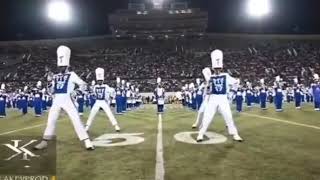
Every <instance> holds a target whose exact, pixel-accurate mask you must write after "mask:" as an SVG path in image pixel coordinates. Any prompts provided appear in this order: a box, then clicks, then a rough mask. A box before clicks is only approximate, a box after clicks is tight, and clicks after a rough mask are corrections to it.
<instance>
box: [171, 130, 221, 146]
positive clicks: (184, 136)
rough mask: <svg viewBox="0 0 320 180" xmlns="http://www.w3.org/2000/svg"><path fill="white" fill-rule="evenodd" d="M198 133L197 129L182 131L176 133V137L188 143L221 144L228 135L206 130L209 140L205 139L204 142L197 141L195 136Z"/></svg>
mask: <svg viewBox="0 0 320 180" xmlns="http://www.w3.org/2000/svg"><path fill="white" fill-rule="evenodd" d="M197 135H198V132H195V131H192V132H181V133H178V134H176V135H174V138H175V139H176V140H177V141H180V142H183V143H188V144H220V143H224V142H226V141H227V137H225V136H224V135H222V134H218V133H215V132H206V134H205V136H206V137H207V140H204V141H202V142H197V141H196V139H195V138H194V137H196V136H197ZM193 136H194V137H193Z"/></svg>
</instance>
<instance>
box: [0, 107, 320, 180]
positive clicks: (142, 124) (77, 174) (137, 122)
mask: <svg viewBox="0 0 320 180" xmlns="http://www.w3.org/2000/svg"><path fill="white" fill-rule="evenodd" d="M154 107H155V106H151V105H150V106H145V107H144V108H142V109H140V110H136V111H133V112H129V113H127V114H126V115H123V116H117V119H118V122H119V124H120V126H121V128H122V133H144V135H142V137H144V138H145V141H144V142H143V143H141V144H138V145H132V146H121V147H108V148H102V147H100V148H99V147H98V148H96V150H95V151H92V152H88V151H86V150H85V149H84V148H83V144H82V143H80V142H79V141H78V139H77V136H76V134H75V132H74V130H73V127H72V125H71V122H70V120H69V119H68V117H67V116H66V115H61V116H60V120H59V122H58V127H57V135H58V144H57V175H58V178H57V179H58V180H60V179H61V180H77V179H81V180H89V179H90V180H91V179H92V180H151V179H155V163H156V161H155V158H156V141H157V124H158V122H157V115H156V113H155V109H154ZM167 107H168V108H167V110H166V112H165V114H164V115H163V145H164V161H165V164H164V167H165V179H166V180H319V179H320V154H319V150H320V140H319V137H320V130H319V129H312V128H308V127H301V126H295V125H291V124H288V123H283V122H277V121H273V120H269V119H263V118H259V117H252V116H249V115H247V114H244V113H234V118H235V121H236V124H237V126H238V129H239V131H240V135H241V136H242V137H243V138H244V139H245V142H243V143H237V142H233V141H232V140H231V138H230V137H228V135H227V133H226V128H225V124H224V121H223V119H222V118H221V116H220V115H217V116H216V117H215V119H214V122H213V124H211V126H210V128H209V131H214V132H217V133H220V134H223V135H225V136H227V137H228V141H227V142H226V143H223V144H217V145H193V144H185V143H181V142H177V141H176V140H175V139H174V137H173V136H174V135H175V134H176V133H179V132H184V131H192V130H191V125H192V124H193V122H194V120H195V117H196V113H195V112H194V111H191V110H188V109H183V108H180V106H179V105H170V106H167ZM245 113H248V114H255V115H259V116H264V117H271V118H276V119H281V120H286V121H292V122H297V123H302V124H307V125H313V126H318V127H320V113H319V112H314V111H313V107H312V106H311V105H305V106H304V107H303V108H302V110H296V109H294V107H293V106H292V105H286V107H285V108H284V112H282V113H276V112H275V111H274V108H273V107H270V108H269V109H268V110H267V111H262V110H260V109H258V108H253V109H250V110H249V109H246V108H245ZM87 117H88V112H87V113H85V115H84V117H83V118H82V119H83V120H86V119H87ZM42 123H46V116H44V117H41V118H35V117H34V116H33V114H32V113H30V114H28V115H26V116H21V115H20V112H16V111H10V112H8V117H6V118H5V119H0V134H1V133H4V132H8V131H12V130H15V129H21V128H25V127H29V126H34V125H38V124H42ZM44 128H45V126H40V127H36V128H32V129H27V130H23V131H18V132H14V133H11V134H9V135H10V136H17V135H19V136H20V135H22V136H41V135H42V133H43V130H44ZM105 133H114V129H113V127H111V125H110V123H109V121H108V120H107V118H106V116H105V114H104V113H103V112H100V113H98V115H97V117H96V120H95V121H94V123H93V126H92V127H91V130H90V136H91V138H96V137H98V136H100V135H102V134H105ZM0 173H1V172H0Z"/></svg>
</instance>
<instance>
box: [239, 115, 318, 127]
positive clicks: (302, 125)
mask: <svg viewBox="0 0 320 180" xmlns="http://www.w3.org/2000/svg"><path fill="white" fill-rule="evenodd" d="M243 114H244V115H247V116H251V117H257V118H262V119H269V120H273V121H278V122H282V123H286V124H291V125H295V126H301V127H307V128H312V129H317V130H320V127H319V126H313V125H307V124H302V123H297V122H292V121H287V120H283V119H277V118H272V117H266V116H260V115H256V114H249V113H243Z"/></svg>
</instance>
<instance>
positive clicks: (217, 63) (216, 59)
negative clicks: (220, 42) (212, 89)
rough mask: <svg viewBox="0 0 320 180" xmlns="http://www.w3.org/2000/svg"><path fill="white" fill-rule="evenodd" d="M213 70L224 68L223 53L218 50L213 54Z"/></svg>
mask: <svg viewBox="0 0 320 180" xmlns="http://www.w3.org/2000/svg"><path fill="white" fill-rule="evenodd" d="M211 63H212V68H223V52H222V51H221V50H219V49H216V50H214V51H212V52H211Z"/></svg>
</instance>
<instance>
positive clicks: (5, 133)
mask: <svg viewBox="0 0 320 180" xmlns="http://www.w3.org/2000/svg"><path fill="white" fill-rule="evenodd" d="M44 125H46V123H42V124H38V125H34V126H29V127H25V128H22V129H16V130H12V131H8V132H4V133H1V134H0V136H3V135H7V134H12V133H15V132H19V131H24V130H28V129H33V128H37V127H41V126H44Z"/></svg>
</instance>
